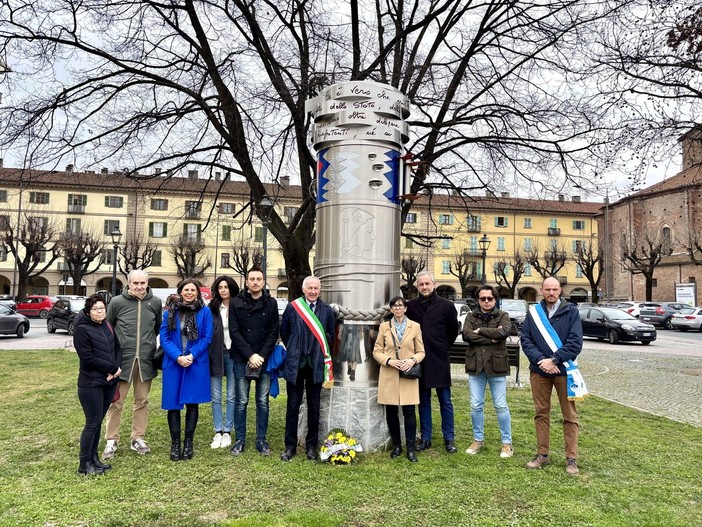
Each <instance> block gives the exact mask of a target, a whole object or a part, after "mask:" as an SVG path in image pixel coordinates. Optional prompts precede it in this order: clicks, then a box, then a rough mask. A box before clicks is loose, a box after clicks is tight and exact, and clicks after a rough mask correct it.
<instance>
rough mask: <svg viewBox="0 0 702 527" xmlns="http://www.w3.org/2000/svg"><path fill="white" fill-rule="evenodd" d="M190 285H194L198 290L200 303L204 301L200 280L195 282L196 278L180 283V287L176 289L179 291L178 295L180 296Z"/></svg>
mask: <svg viewBox="0 0 702 527" xmlns="http://www.w3.org/2000/svg"><path fill="white" fill-rule="evenodd" d="M188 284H193V285H194V286H195V288H196V289H197V299H198V300H199V301H202V292H201V291H200V282H199V281H198V280H195V279H194V278H186V279H185V280H181V281H180V283H179V284H178V286H177V288H176V291H178V295H179V296H180V292H181V291H182V290H183V288H184V287H185V286H186V285H188Z"/></svg>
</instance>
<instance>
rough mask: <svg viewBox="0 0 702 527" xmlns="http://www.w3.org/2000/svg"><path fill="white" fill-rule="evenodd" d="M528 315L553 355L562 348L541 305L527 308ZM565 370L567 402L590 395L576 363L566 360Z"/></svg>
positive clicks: (559, 338) (580, 399)
mask: <svg viewBox="0 0 702 527" xmlns="http://www.w3.org/2000/svg"><path fill="white" fill-rule="evenodd" d="M529 314H530V315H531V317H532V320H533V321H534V323H535V324H536V327H537V329H538V330H539V333H541V336H542V337H543V339H544V340H545V341H546V344H547V345H548V347H549V348H550V349H551V352H552V353H553V354H555V353H556V351H558V350H559V349H560V348H562V347H563V342H562V341H561V337H559V336H558V333H556V330H555V329H554V328H553V326H552V325H551V321H550V320H549V319H548V315H547V314H546V312H545V311H544V308H543V307H542V306H541V304H535V305H533V306H531V307H530V308H529ZM563 366H565V369H566V375H567V376H568V379H567V382H566V385H567V386H568V400H569V401H582V400H583V399H584V398H585V397H587V396H588V395H590V393H589V392H588V391H587V387H586V386H585V379H583V376H582V374H581V373H580V368H578V363H577V361H574V360H567V361H565V362H564V363H563Z"/></svg>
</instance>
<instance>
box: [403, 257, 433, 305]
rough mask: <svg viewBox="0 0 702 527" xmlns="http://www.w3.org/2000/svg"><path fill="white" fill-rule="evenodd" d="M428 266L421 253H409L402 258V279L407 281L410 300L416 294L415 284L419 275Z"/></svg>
mask: <svg viewBox="0 0 702 527" xmlns="http://www.w3.org/2000/svg"><path fill="white" fill-rule="evenodd" d="M426 265H427V262H426V260H425V259H424V257H423V256H422V255H421V253H409V254H408V255H406V256H404V257H403V258H402V261H401V262H400V277H401V278H402V280H404V281H405V285H406V292H407V297H408V298H412V297H413V296H414V294H416V292H417V287H416V286H415V285H414V283H415V282H416V281H417V275H418V274H419V273H420V271H423V270H424V269H425V267H426Z"/></svg>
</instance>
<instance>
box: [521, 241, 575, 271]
mask: <svg viewBox="0 0 702 527" xmlns="http://www.w3.org/2000/svg"><path fill="white" fill-rule="evenodd" d="M525 259H526V263H528V264H529V265H531V266H532V267H533V268H534V269H535V270H536V272H537V273H539V274H540V275H541V277H542V278H543V279H546V278H548V277H549V276H556V275H557V274H558V271H560V270H561V269H563V267H564V266H565V264H566V262H567V261H568V253H567V252H566V250H565V249H564V248H563V247H562V246H561V245H558V244H556V245H551V246H549V248H548V249H546V250H545V251H544V252H543V256H542V255H541V251H540V250H539V248H538V247H537V248H535V249H534V250H533V251H527V252H526V253H525Z"/></svg>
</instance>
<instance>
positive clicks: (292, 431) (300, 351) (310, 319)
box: [280, 276, 336, 461]
mask: <svg viewBox="0 0 702 527" xmlns="http://www.w3.org/2000/svg"><path fill="white" fill-rule="evenodd" d="M320 289H321V284H320V281H319V278H317V277H315V276H308V277H307V278H305V280H304V281H303V282H302V292H303V294H304V296H303V297H300V298H298V299H297V300H295V301H293V302H290V303H289V304H288V305H287V307H286V308H285V312H284V313H283V318H282V320H281V324H280V338H281V340H282V341H283V344H285V347H286V350H287V353H286V358H285V364H284V371H285V380H286V386H287V393H288V404H287V409H286V414H285V451H284V452H283V453H282V454H281V455H280V459H282V460H283V461H290V460H291V459H292V457H293V456H294V455H295V453H296V450H297V424H298V419H299V416H300V405H301V404H302V396H303V394H306V395H307V436H306V438H305V450H306V452H307V459H309V460H312V461H314V460H315V459H317V443H318V440H319V403H320V396H321V392H322V387H323V386H324V387H325V388H331V386H332V384H333V383H334V373H333V370H332V357H331V351H332V350H331V348H330V345H331V343H332V342H333V341H334V330H335V324H336V322H335V319H334V312H333V311H332V308H331V307H330V306H329V304H327V303H325V302H323V301H322V300H321V299H320V298H319V293H320Z"/></svg>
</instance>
